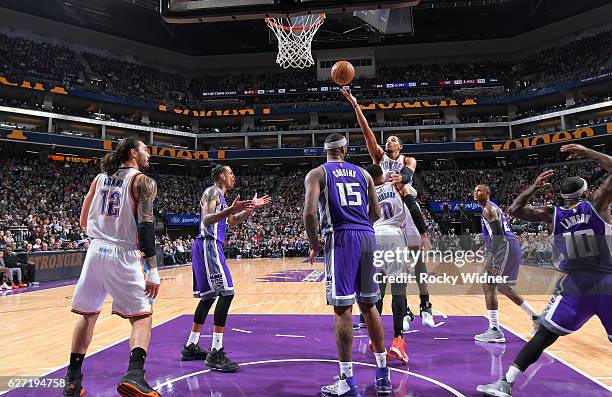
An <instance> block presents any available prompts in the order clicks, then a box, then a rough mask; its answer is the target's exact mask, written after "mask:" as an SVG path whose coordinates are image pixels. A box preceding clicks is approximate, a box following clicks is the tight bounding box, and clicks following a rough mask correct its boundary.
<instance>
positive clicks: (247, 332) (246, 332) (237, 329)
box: [232, 328, 253, 334]
mask: <svg viewBox="0 0 612 397" xmlns="http://www.w3.org/2000/svg"><path fill="white" fill-rule="evenodd" d="M232 331H236V332H242V333H243V334H252V333H253V331H247V330H246V329H240V328H232Z"/></svg>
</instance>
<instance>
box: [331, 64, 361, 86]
mask: <svg viewBox="0 0 612 397" xmlns="http://www.w3.org/2000/svg"><path fill="white" fill-rule="evenodd" d="M331 78H332V80H334V82H335V83H336V84H338V85H347V84H351V81H353V78H355V68H354V67H353V65H351V63H350V62H349V61H338V62H336V63H335V64H334V66H333V67H332V69H331Z"/></svg>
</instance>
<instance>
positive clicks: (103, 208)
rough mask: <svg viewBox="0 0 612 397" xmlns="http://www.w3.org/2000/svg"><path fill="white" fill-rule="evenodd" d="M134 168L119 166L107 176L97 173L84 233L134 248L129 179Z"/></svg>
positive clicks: (133, 204)
mask: <svg viewBox="0 0 612 397" xmlns="http://www.w3.org/2000/svg"><path fill="white" fill-rule="evenodd" d="M138 174H140V171H138V170H137V169H135V168H120V169H119V170H118V171H117V172H116V173H115V174H113V175H111V176H108V175H106V174H98V176H97V177H96V193H95V194H94V198H93V201H92V203H91V207H89V214H88V215H87V235H88V236H89V237H92V238H99V239H102V240H106V241H110V242H113V243H117V244H120V245H124V246H128V247H130V248H137V240H138V225H137V221H136V202H135V200H134V199H133V198H132V191H131V189H132V181H133V180H134V177H135V176H136V175H138Z"/></svg>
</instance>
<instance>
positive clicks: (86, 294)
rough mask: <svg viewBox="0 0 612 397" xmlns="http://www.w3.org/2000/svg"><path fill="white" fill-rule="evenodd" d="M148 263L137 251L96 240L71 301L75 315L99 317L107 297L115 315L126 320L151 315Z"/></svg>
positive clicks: (88, 251)
mask: <svg viewBox="0 0 612 397" xmlns="http://www.w3.org/2000/svg"><path fill="white" fill-rule="evenodd" d="M144 266H145V263H144V261H143V259H142V254H141V252H140V251H139V250H138V249H133V248H129V247H123V246H119V245H117V244H115V243H112V242H109V241H105V240H100V239H94V240H93V241H92V242H91V245H90V246H89V249H88V250H87V255H86V256H85V262H84V263H83V270H82V271H81V276H80V277H79V281H78V282H77V285H76V289H75V290H74V296H73V297H72V311H73V312H74V313H78V314H97V313H100V311H101V310H102V306H103V305H104V300H105V299H106V296H107V295H110V296H111V298H112V299H113V305H112V313H113V314H117V315H119V316H120V317H123V318H130V317H139V316H145V315H149V314H151V313H152V304H153V299H150V298H148V297H147V296H146V295H145V267H144Z"/></svg>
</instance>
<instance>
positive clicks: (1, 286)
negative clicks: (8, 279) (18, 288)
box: [0, 283, 11, 289]
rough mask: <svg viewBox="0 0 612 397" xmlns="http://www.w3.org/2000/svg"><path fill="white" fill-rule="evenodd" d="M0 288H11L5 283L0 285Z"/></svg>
mask: <svg viewBox="0 0 612 397" xmlns="http://www.w3.org/2000/svg"><path fill="white" fill-rule="evenodd" d="M0 289H11V287H10V286H9V285H8V284H7V283H4V284H2V285H0Z"/></svg>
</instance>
